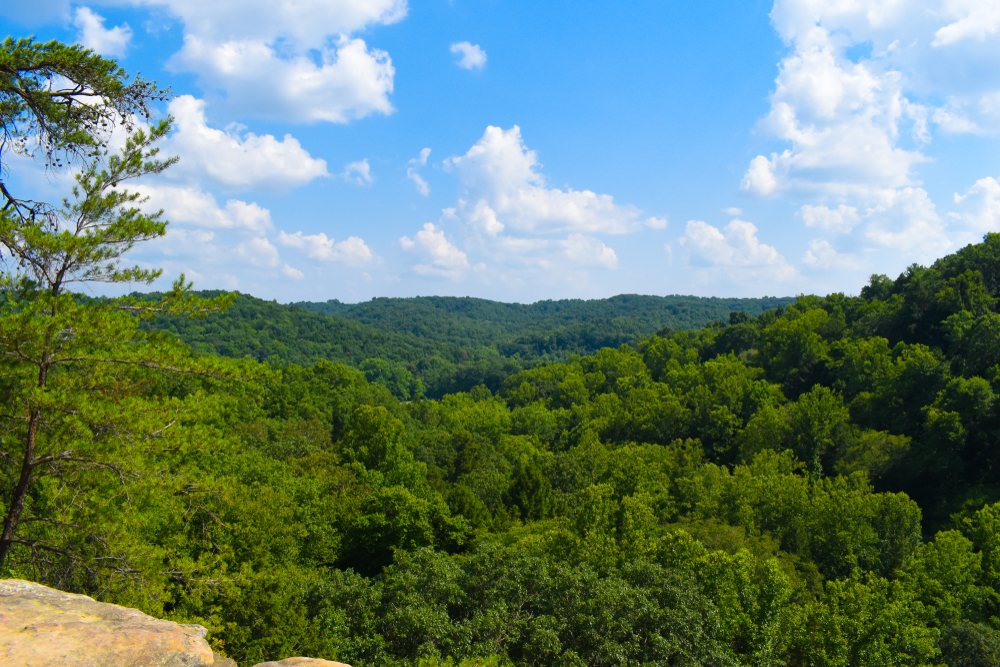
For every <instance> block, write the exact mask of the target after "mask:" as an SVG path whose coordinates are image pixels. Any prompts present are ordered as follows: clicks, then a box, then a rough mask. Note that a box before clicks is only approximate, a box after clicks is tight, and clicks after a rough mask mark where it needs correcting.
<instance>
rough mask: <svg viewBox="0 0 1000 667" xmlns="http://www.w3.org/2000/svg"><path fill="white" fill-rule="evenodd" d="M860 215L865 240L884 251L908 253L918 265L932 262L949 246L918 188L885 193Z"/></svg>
mask: <svg viewBox="0 0 1000 667" xmlns="http://www.w3.org/2000/svg"><path fill="white" fill-rule="evenodd" d="M864 215H865V218H866V219H867V221H868V225H867V227H866V229H865V236H867V237H868V238H869V239H870V240H872V241H874V242H875V243H876V244H878V245H880V246H882V247H884V248H891V249H893V250H895V251H898V252H905V253H907V254H911V253H912V254H913V256H915V257H916V258H917V259H919V260H920V261H923V262H928V261H932V260H934V259H936V258H937V257H940V256H941V255H942V254H944V253H945V252H947V250H948V249H949V248H950V247H951V246H952V242H951V241H950V240H949V239H948V235H947V234H946V232H945V224H944V221H943V220H942V219H941V217H940V216H939V215H938V213H937V208H936V207H935V206H934V202H932V201H931V199H930V197H929V196H928V195H927V192H925V191H924V190H923V189H922V188H901V189H899V190H894V191H889V192H886V193H884V194H883V196H882V197H881V198H880V200H879V201H877V202H875V203H874V205H872V206H870V207H868V208H867V209H866V210H865V214H864Z"/></svg>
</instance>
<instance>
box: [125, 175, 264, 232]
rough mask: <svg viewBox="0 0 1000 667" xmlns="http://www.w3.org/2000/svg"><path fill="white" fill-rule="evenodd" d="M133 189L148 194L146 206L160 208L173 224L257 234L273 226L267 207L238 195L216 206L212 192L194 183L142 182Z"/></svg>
mask: <svg viewBox="0 0 1000 667" xmlns="http://www.w3.org/2000/svg"><path fill="white" fill-rule="evenodd" d="M135 190H136V191H137V192H139V193H141V194H142V195H144V196H146V197H148V198H149V200H148V202H146V204H144V206H145V207H146V208H147V210H153V211H155V210H158V209H163V211H164V214H165V217H166V218H167V219H168V220H170V221H171V223H174V224H182V225H189V226H195V227H205V228H210V229H234V230H240V231H245V232H249V233H251V234H258V235H259V234H263V233H265V232H268V231H270V230H271V229H273V227H274V224H273V223H272V222H271V212H270V211H269V210H268V209H266V208H262V207H261V206H259V205H258V204H256V203H253V202H251V203H247V202H245V201H242V200H240V199H230V200H228V201H227V202H226V205H225V206H222V207H220V206H219V204H218V202H217V201H216V199H215V197H214V196H212V195H211V194H209V193H207V192H204V191H202V190H201V189H199V188H197V187H173V186H165V185H149V184H142V185H140V186H138V187H136V188H135Z"/></svg>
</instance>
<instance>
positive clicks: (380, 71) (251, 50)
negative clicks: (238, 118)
mask: <svg viewBox="0 0 1000 667" xmlns="http://www.w3.org/2000/svg"><path fill="white" fill-rule="evenodd" d="M282 44H283V45H284V44H285V43H284V42H282ZM318 52H319V59H318V62H317V60H315V59H314V58H313V57H312V56H311V55H310V54H308V53H293V54H292V55H285V53H284V52H281V53H279V50H278V49H277V48H276V46H274V45H272V44H269V43H266V42H262V41H255V40H238V41H237V40H231V41H227V42H224V43H215V42H212V41H209V40H204V39H201V38H199V37H197V36H194V35H185V38H184V47H183V48H182V49H181V51H179V52H178V53H176V54H175V55H174V56H173V57H172V58H171V60H170V65H171V66H172V67H173V68H175V69H178V70H182V71H191V72H196V73H197V75H198V81H199V84H200V85H201V86H202V88H204V89H205V90H206V93H207V94H208V95H209V96H210V97H212V98H213V99H217V100H218V103H219V104H220V105H223V106H225V107H226V108H227V109H228V110H229V111H230V112H231V113H233V114H240V115H247V114H250V115H255V116H261V117H266V118H277V119H283V120H290V121H293V122H310V121H328V122H332V123H347V122H350V121H352V120H355V119H359V118H364V117H366V116H369V115H371V114H373V113H381V114H390V113H392V112H393V110H394V109H393V106H392V103H390V102H389V94H390V93H392V90H393V76H394V75H395V69H394V68H393V66H392V59H391V58H390V57H389V54H388V53H386V52H385V51H381V50H379V49H369V48H368V47H367V45H366V44H365V42H364V40H362V39H358V38H355V39H350V38H348V37H341V38H339V39H338V40H337V41H336V43H335V44H334V45H332V46H323V47H321V48H320V49H319V51H318ZM219 91H221V92H222V93H224V95H220V94H218V92H219Z"/></svg>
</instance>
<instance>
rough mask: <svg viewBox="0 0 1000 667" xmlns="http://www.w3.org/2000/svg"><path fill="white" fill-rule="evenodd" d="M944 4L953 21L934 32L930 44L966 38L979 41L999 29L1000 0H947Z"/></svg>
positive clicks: (948, 42)
mask: <svg viewBox="0 0 1000 667" xmlns="http://www.w3.org/2000/svg"><path fill="white" fill-rule="evenodd" d="M944 6H945V13H946V15H947V16H948V17H949V18H951V19H954V21H953V22H952V23H949V24H948V25H946V26H944V27H942V28H939V29H938V30H937V32H935V33H934V41H933V42H931V46H950V45H952V44H955V43H956V42H960V41H962V40H966V39H971V40H978V41H980V42H981V41H983V40H984V39H986V37H987V36H989V35H995V34H996V33H997V30H1000V2H996V0H948V1H947V2H945V3H944Z"/></svg>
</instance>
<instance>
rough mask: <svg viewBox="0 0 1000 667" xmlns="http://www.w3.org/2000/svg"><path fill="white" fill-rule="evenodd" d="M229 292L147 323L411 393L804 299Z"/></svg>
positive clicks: (489, 383)
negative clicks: (211, 311) (310, 298)
mask: <svg viewBox="0 0 1000 667" xmlns="http://www.w3.org/2000/svg"><path fill="white" fill-rule="evenodd" d="M195 294H196V295H197V296H199V297H201V298H221V297H224V296H226V293H224V292H197V293H195ZM134 296H135V297H136V298H140V299H143V300H147V301H155V300H157V299H159V298H162V294H159V293H151V294H135V295H134ZM231 298H232V299H233V302H232V305H230V306H229V307H228V308H227V309H226V310H225V312H222V313H219V314H218V315H217V316H215V317H213V318H211V319H196V320H193V319H191V318H189V317H185V316H183V315H180V314H165V315H164V316H162V317H159V318H157V319H155V320H153V321H149V322H146V323H145V325H146V326H147V327H148V328H149V329H151V330H157V331H169V332H170V333H172V334H175V335H176V336H177V337H178V338H180V339H181V340H183V341H184V342H185V343H187V344H188V345H190V346H191V348H192V349H193V350H194V351H195V352H197V353H201V354H218V355H221V356H224V357H232V358H237V359H239V358H243V357H249V358H252V359H255V360H257V361H266V362H268V363H269V364H271V365H274V366H278V367H280V366H283V365H285V364H289V363H292V364H297V365H300V366H303V365H312V364H314V363H316V362H317V361H319V360H321V359H325V360H326V361H332V362H335V363H336V362H339V363H343V364H345V365H348V366H351V367H353V368H359V369H362V370H363V372H364V373H365V376H366V378H367V379H368V380H369V381H372V382H378V383H380V384H384V385H386V386H387V387H388V388H389V389H390V391H392V392H393V395H394V396H396V397H397V398H399V399H400V400H404V401H406V400H409V399H410V398H413V397H418V396H425V395H426V396H427V397H429V398H441V397H442V396H444V395H445V394H449V393H455V392H458V391H468V390H470V389H472V388H473V387H477V386H479V385H485V386H486V387H488V388H489V389H490V390H491V391H494V392H495V391H498V390H499V389H500V387H501V385H502V384H503V381H504V379H506V378H507V377H508V376H510V375H513V374H514V373H517V372H519V371H522V370H525V369H527V368H531V367H533V366H535V365H538V364H540V363H551V362H557V361H558V362H561V361H566V360H567V359H568V358H569V357H570V356H571V355H574V354H576V355H586V354H593V353H594V352H597V351H598V350H600V349H602V348H605V347H618V346H620V345H622V344H625V343H633V342H635V341H637V340H639V339H640V338H642V337H644V336H649V335H651V334H653V333H656V332H657V331H660V330H662V329H665V328H675V329H700V328H701V327H703V326H705V325H707V324H708V323H710V322H714V321H717V320H724V319H725V318H727V317H729V313H730V312H732V311H733V310H742V311H745V312H747V313H749V314H751V315H759V314H760V313H762V312H764V311H765V310H768V309H772V308H777V307H780V306H784V305H788V304H789V303H791V302H792V301H794V299H791V298H787V297H786V298H778V297H764V298H761V299H718V298H698V297H685V296H671V297H655V296H639V295H635V294H630V295H621V296H617V297H613V298H611V299H599V300H592V301H584V300H580V299H576V300H562V301H542V302H539V303H535V304H531V305H521V304H509V303H500V302H496V301H487V300H485V299H471V298H454V297H417V298H410V299H386V298H381V299H373V300H371V301H369V302H365V303H359V304H350V305H348V304H342V303H340V302H339V301H336V300H331V301H328V302H326V303H310V302H298V303H293V304H290V305H283V304H278V303H273V302H268V301H263V300H261V299H256V298H254V297H252V296H250V295H246V294H239V293H234V294H233V295H231Z"/></svg>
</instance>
